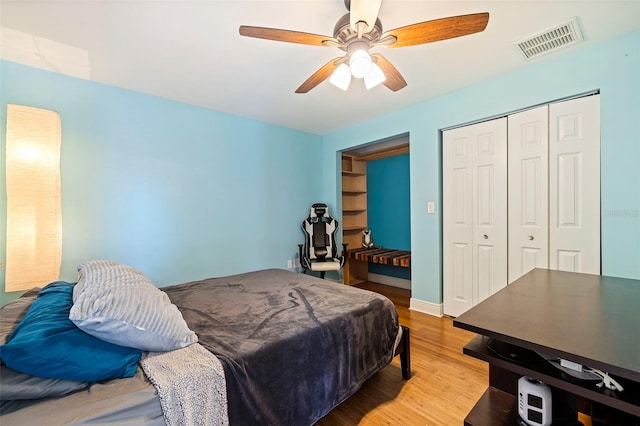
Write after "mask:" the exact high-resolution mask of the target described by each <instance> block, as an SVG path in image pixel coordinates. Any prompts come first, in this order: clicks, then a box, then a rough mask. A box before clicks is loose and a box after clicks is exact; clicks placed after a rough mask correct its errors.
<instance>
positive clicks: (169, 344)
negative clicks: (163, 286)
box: [69, 260, 198, 351]
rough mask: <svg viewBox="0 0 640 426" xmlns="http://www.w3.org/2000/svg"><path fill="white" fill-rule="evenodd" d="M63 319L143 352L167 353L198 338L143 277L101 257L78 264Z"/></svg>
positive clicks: (111, 341)
mask: <svg viewBox="0 0 640 426" xmlns="http://www.w3.org/2000/svg"><path fill="white" fill-rule="evenodd" d="M69 319H70V320H71V321H73V322H74V323H75V324H76V325H77V326H78V328H80V329H81V330H82V331H84V332H85V333H88V334H91V335H92V336H94V337H97V338H98V339H101V340H104V341H106V342H110V343H114V344H116V345H120V346H128V347H131V348H136V349H140V350H143V351H170V350H173V349H179V348H184V347H186V346H189V345H190V344H192V343H195V342H197V341H198V337H197V336H196V334H195V333H194V332H193V331H191V330H190V329H189V327H188V326H187V323H186V322H185V321H184V318H182V314H181V313H180V311H179V310H178V308H177V307H176V306H175V305H174V304H173V303H171V301H170V300H169V297H168V296H167V294H166V293H165V292H163V291H161V290H159V289H158V288H156V287H155V286H154V285H153V283H152V282H151V280H149V278H147V276H146V275H144V274H143V273H142V272H140V271H138V270H136V269H134V268H132V267H130V266H126V265H122V264H119V263H116V262H111V261H106V260H93V261H90V262H86V263H82V264H80V265H79V266H78V283H77V284H76V286H75V288H74V290H73V306H72V307H71V310H70V311H69Z"/></svg>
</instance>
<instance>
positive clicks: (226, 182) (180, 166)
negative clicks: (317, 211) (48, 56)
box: [0, 61, 323, 303]
mask: <svg viewBox="0 0 640 426" xmlns="http://www.w3.org/2000/svg"><path fill="white" fill-rule="evenodd" d="M0 75H1V76H2V78H1V82H0V105H1V112H0V114H1V116H0V121H1V122H2V127H1V129H2V130H1V134H0V139H1V140H2V142H1V145H0V164H2V168H1V170H2V173H0V205H2V206H4V205H6V190H5V173H4V164H5V161H4V152H5V149H4V145H5V135H6V112H7V103H15V104H22V105H28V106H34V107H39V108H45V109H50V110H55V111H58V112H59V113H60V116H61V120H62V153H61V181H62V219H63V230H64V231H63V232H64V235H63V251H62V269H61V279H63V280H69V281H74V280H75V279H76V277H77V272H76V266H77V265H78V263H80V262H83V261H86V260H90V259H110V260H115V261H119V262H123V263H127V264H130V265H131V266H133V267H135V268H138V269H140V270H142V271H143V272H145V273H146V274H147V275H148V276H149V277H150V278H151V279H152V280H153V281H154V282H155V283H156V285H158V286H164V285H169V284H177V283H181V282H185V281H189V280H195V279H199V278H206V277H211V276H224V275H228V274H233V273H239V272H245V271H248V270H255V269H260V268H268V267H281V268H286V266H287V260H288V259H293V258H295V257H296V253H297V244H298V243H299V242H301V241H302V237H303V236H302V232H301V231H300V228H299V224H300V221H301V220H302V219H303V218H304V217H306V215H307V214H308V209H309V205H311V204H312V203H313V202H316V201H318V200H320V199H321V197H322V188H323V186H322V180H321V179H318V180H317V181H309V179H308V177H309V176H320V175H321V174H322V166H321V165H316V163H314V162H311V163H309V162H305V161H301V160H302V159H305V158H317V157H318V156H320V155H322V150H321V145H322V139H321V138H320V137H319V136H316V135H311V134H307V133H302V132H299V131H294V130H290V129H286V128H282V127H277V126H273V125H268V124H265V123H261V122H257V121H254V120H248V119H244V118H239V117H236V116H232V115H227V114H222V113H219V112H215V111H210V110H206V109H203V108H197V107H193V106H189V105H185V104H182V103H178V102H171V101H167V100H164V99H160V98H156V97H152V96H147V95H143V94H139V93H134V92H130V91H126V90H122V89H118V88H114V87H110V86H106V85H102V84H97V83H94V82H89V81H85V80H80V79H76V78H72V77H66V76H62V75H59V74H55V73H51V72H46V71H42V70H38V69H34V68H29V67H25V66H21V65H17V64H15V63H11V62H7V61H1V62H0ZM0 215H1V216H0V263H4V259H5V228H6V212H5V209H4V208H0ZM0 289H1V290H2V291H0V302H1V303H6V302H7V301H9V300H11V299H13V298H15V297H17V296H18V295H19V294H20V293H15V292H14V293H5V292H4V271H3V270H2V269H0Z"/></svg>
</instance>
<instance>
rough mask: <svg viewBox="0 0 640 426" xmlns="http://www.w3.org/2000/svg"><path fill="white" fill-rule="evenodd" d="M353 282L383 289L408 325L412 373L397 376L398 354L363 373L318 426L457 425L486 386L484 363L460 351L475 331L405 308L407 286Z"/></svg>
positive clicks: (368, 287)
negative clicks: (367, 375) (355, 389)
mask: <svg viewBox="0 0 640 426" xmlns="http://www.w3.org/2000/svg"><path fill="white" fill-rule="evenodd" d="M358 287H362V288H365V289H367V290H371V291H376V292H378V293H382V294H385V295H386V296H387V297H388V298H389V299H390V300H391V301H392V302H393V303H394V304H395V305H396V308H397V309H398V314H399V318H400V323H401V324H402V325H406V326H408V327H409V328H410V329H411V367H412V374H413V375H412V377H411V379H409V380H407V381H405V380H402V375H401V372H400V359H399V357H395V358H394V359H393V361H392V362H391V364H390V365H389V366H387V367H386V368H385V369H383V370H382V371H380V372H379V373H377V374H376V375H374V376H373V377H372V378H371V379H369V380H368V381H367V382H366V383H364V385H363V386H362V388H361V389H360V390H359V391H358V392H357V393H356V394H355V395H353V396H352V397H351V398H349V399H348V400H346V401H345V402H343V403H342V404H341V405H339V406H338V407H336V408H335V409H334V410H333V411H331V412H330V413H329V414H328V415H326V416H325V417H324V418H322V419H321V420H320V421H319V422H318V423H317V425H319V426H353V425H363V426H373V425H375V426H377V425H394V426H395V425H407V426H413V425H428V426H452V425H462V424H463V422H464V418H465V417H466V416H467V414H468V413H469V411H471V408H472V407H473V406H474V405H475V403H476V401H477V400H478V399H479V398H480V397H481V396H482V394H483V393H484V391H485V390H486V388H487V386H488V366H487V364H486V363H484V362H482V361H479V360H477V359H474V358H471V357H469V356H466V355H463V354H462V347H463V346H464V345H466V344H467V343H468V342H469V340H471V339H472V338H473V337H474V336H475V335H474V334H473V333H470V332H468V331H465V330H461V329H458V328H454V327H453V320H452V319H451V318H448V317H443V318H437V317H434V316H431V315H426V314H422V313H419V312H415V311H410V310H409V308H408V306H409V300H410V291H409V290H404V289H398V288H395V287H388V286H381V285H379V284H373V283H361V284H359V285H358Z"/></svg>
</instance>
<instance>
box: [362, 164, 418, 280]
mask: <svg viewBox="0 0 640 426" xmlns="http://www.w3.org/2000/svg"><path fill="white" fill-rule="evenodd" d="M410 186H411V185H410V182H409V154H403V155H397V156H394V157H387V158H381V159H379V160H373V161H367V223H368V226H369V229H371V231H372V235H373V239H374V242H375V244H376V246H381V247H385V248H393V249H398V250H411V212H410V206H411V198H410V195H411V191H410ZM369 272H371V273H374V274H381V275H387V276H391V277H396V278H403V279H410V278H411V269H410V268H402V267H399V266H392V265H391V266H390V265H380V264H376V263H370V264H369Z"/></svg>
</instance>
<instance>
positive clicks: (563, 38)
mask: <svg viewBox="0 0 640 426" xmlns="http://www.w3.org/2000/svg"><path fill="white" fill-rule="evenodd" d="M581 41H582V32H581V31H580V26H579V25H578V18H575V17H574V18H571V20H570V21H569V22H566V23H564V24H561V25H559V26H557V27H554V28H551V29H548V30H546V31H544V32H542V33H539V34H536V35H533V36H531V37H528V38H527V39H525V40H522V41H519V42H517V43H516V45H517V46H518V50H520V52H521V53H522V54H523V55H524V57H525V58H526V59H531V58H534V57H538V56H541V55H545V54H547V53H550V52H554V51H556V50H559V49H563V48H565V47H567V46H571V45H573V44H576V43H579V42H581Z"/></svg>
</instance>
